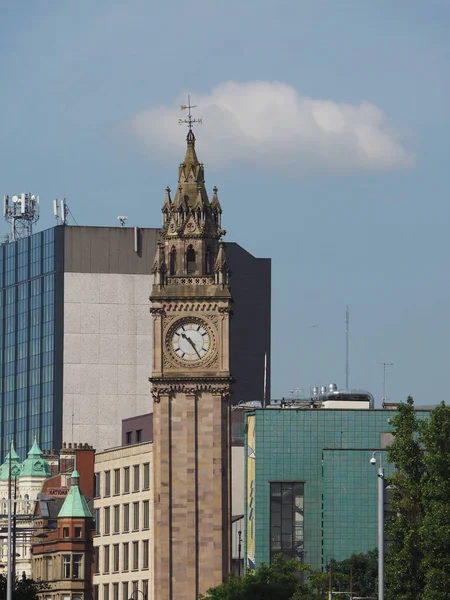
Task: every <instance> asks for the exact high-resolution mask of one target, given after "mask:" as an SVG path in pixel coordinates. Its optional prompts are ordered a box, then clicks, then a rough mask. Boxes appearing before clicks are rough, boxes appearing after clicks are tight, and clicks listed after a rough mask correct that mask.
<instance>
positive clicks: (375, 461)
mask: <svg viewBox="0 0 450 600" xmlns="http://www.w3.org/2000/svg"><path fill="white" fill-rule="evenodd" d="M370 464H371V465H372V466H375V465H376V464H377V459H376V458H375V456H372V458H371V459H370Z"/></svg>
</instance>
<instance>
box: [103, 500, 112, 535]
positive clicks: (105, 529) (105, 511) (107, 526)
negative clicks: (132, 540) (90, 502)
mask: <svg viewBox="0 0 450 600" xmlns="http://www.w3.org/2000/svg"><path fill="white" fill-rule="evenodd" d="M103 518H104V520H105V523H104V525H103V533H104V534H105V535H109V532H110V529H111V508H110V507H109V506H105V508H104V509H103Z"/></svg>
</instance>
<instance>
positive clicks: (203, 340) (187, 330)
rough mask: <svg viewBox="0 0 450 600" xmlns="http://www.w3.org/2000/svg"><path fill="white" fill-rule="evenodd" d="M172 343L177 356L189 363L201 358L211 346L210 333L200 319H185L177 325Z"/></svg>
mask: <svg viewBox="0 0 450 600" xmlns="http://www.w3.org/2000/svg"><path fill="white" fill-rule="evenodd" d="M170 343H171V346H172V350H173V352H174V353H175V354H176V356H178V358H181V359H182V360H185V361H186V362H188V363H194V362H196V361H199V360H201V359H202V358H204V357H205V356H206V355H207V354H208V352H209V350H210V348H211V338H210V335H209V333H208V331H207V329H206V328H205V327H204V326H203V325H202V323H201V322H199V321H183V322H182V323H180V324H179V325H178V326H176V327H175V329H174V330H173V332H172V336H171V340H170Z"/></svg>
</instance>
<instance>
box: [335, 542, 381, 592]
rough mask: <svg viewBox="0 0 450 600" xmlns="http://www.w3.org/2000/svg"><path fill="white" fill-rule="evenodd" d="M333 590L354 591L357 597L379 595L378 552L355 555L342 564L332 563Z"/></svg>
mask: <svg viewBox="0 0 450 600" xmlns="http://www.w3.org/2000/svg"><path fill="white" fill-rule="evenodd" d="M331 573H332V579H333V589H338V590H339V589H340V590H346V591H350V590H351V591H352V592H353V593H354V594H355V595H356V596H373V595H377V585H378V583H377V578H378V551H377V550H370V551H369V552H367V553H365V554H353V555H352V556H351V557H350V558H347V559H345V560H342V561H340V562H338V561H335V560H332V561H331Z"/></svg>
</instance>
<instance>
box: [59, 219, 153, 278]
mask: <svg viewBox="0 0 450 600" xmlns="http://www.w3.org/2000/svg"><path fill="white" fill-rule="evenodd" d="M158 235H159V229H156V228H155V229H150V228H147V229H140V228H138V229H137V230H135V229H134V228H132V227H67V226H66V227H65V228H64V237H65V244H64V271H65V272H66V273H118V274H125V275H130V274H135V275H148V274H149V273H150V272H151V269H152V266H153V261H154V259H155V252H156V245H157V242H158Z"/></svg>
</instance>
